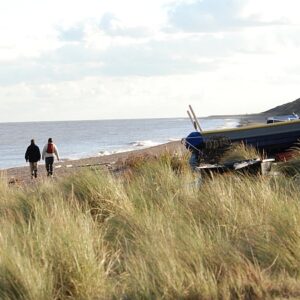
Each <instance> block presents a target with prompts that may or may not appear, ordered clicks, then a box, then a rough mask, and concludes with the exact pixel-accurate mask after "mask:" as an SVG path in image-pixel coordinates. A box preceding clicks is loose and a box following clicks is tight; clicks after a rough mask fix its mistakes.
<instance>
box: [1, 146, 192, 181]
mask: <svg viewBox="0 0 300 300" xmlns="http://www.w3.org/2000/svg"><path fill="white" fill-rule="evenodd" d="M164 151H169V152H171V153H175V152H177V153H178V152H179V153H183V152H184V151H187V150H186V149H185V147H184V146H183V145H182V144H181V142H180V141H174V142H169V143H166V144H162V145H158V146H154V147H150V148H145V149H140V150H134V151H128V152H121V153H115V154H111V155H105V156H97V157H88V158H82V159H78V160H67V161H57V160H56V161H55V163H54V178H59V177H62V176H66V175H68V174H71V173H73V172H77V171H79V170H81V169H82V168H91V167H97V168H108V169H112V170H113V169H116V168H118V167H119V166H121V165H122V163H124V162H125V161H126V160H127V159H128V158H132V157H134V156H141V155H151V156H152V155H159V154H161V153H163V152H164ZM1 173H2V177H4V178H5V179H6V180H7V181H8V182H9V183H10V184H11V185H22V186H23V185H27V184H31V183H35V182H38V181H40V180H44V179H45V178H47V176H46V170H45V165H44V161H40V162H39V165H38V179H31V176H30V170H29V166H23V167H16V168H9V169H5V170H2V171H1Z"/></svg>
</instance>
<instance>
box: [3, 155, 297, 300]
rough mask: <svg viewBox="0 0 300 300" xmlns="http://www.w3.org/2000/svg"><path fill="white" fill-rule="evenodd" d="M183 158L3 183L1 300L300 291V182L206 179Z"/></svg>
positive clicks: (253, 295)
mask: <svg viewBox="0 0 300 300" xmlns="http://www.w3.org/2000/svg"><path fill="white" fill-rule="evenodd" d="M194 183H195V175H194V174H192V173H190V172H189V170H187V169H185V168H180V171H178V168H174V165H173V163H172V159H168V158H166V157H163V158H162V159H157V160H151V161H150V162H149V163H147V162H146V163H141V164H140V165H139V166H138V168H136V169H135V170H134V171H133V173H132V174H131V176H130V177H126V176H125V177H123V176H118V177H115V176H113V175H111V174H109V173H107V172H103V171H95V170H91V171H86V172H81V173H78V174H75V175H72V176H70V177H68V178H64V179H61V180H60V181H58V182H54V183H49V182H45V183H44V184H42V185H40V186H37V187H35V188H32V189H24V190H20V189H13V188H8V187H7V185H6V184H5V183H4V181H2V182H1V184H0V215H1V218H0V245H1V247H0V299H28V300H29V299H283V298H293V297H294V298H298V297H300V277H299V276H300V272H299V270H300V230H299V229H300V204H299V195H300V190H299V187H298V185H297V184H296V182H295V181H294V180H293V179H292V178H291V179H289V178H287V177H283V176H278V177H276V178H271V177H260V176H257V177H253V176H252V177H251V176H245V175H243V176H242V175H234V174H227V175H224V176H215V177H214V178H213V179H211V180H206V181H204V182H203V183H202V185H201V186H200V187H199V186H197V185H195V184H194Z"/></svg>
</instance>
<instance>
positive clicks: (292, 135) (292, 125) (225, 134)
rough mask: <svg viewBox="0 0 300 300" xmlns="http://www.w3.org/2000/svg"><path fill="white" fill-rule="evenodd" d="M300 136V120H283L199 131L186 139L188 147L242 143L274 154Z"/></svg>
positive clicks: (201, 149)
mask: <svg viewBox="0 0 300 300" xmlns="http://www.w3.org/2000/svg"><path fill="white" fill-rule="evenodd" d="M299 138H300V120H299V119H295V120H291V121H281V122H274V123H269V124H261V125H253V126H246V127H238V128H230V129H221V130H211V131H201V132H199V131H197V132H192V133H191V134H189V136H188V137H187V138H186V139H185V142H186V146H187V148H190V149H197V150H200V151H203V150H205V148H207V145H208V144H210V143H212V142H213V141H217V140H223V141H227V142H228V143H230V144H232V143H240V142H243V143H244V144H245V145H248V146H252V147H255V148H256V149H258V150H259V151H261V152H265V153H267V154H274V153H279V152H282V151H284V150H286V149H288V148H290V147H292V146H295V145H296V144H297V142H298V139H299Z"/></svg>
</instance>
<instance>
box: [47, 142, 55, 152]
mask: <svg viewBox="0 0 300 300" xmlns="http://www.w3.org/2000/svg"><path fill="white" fill-rule="evenodd" d="M47 153H54V145H53V144H51V143H49V144H48V147H47Z"/></svg>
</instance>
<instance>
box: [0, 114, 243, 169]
mask: <svg viewBox="0 0 300 300" xmlns="http://www.w3.org/2000/svg"><path fill="white" fill-rule="evenodd" d="M199 121H200V124H201V127H202V129H203V130H212V129H221V128H230V127H236V126H238V125H239V122H240V120H239V119H238V118H203V119H201V118H200V119H199ZM192 131H194V129H193V126H192V124H191V121H190V119H189V118H168V119H130V120H96V121H57V122H24V123H21V122H18V123H0V137H1V143H0V169H7V168H12V167H19V166H24V165H26V162H25V158H24V155H25V151H26V148H27V147H28V145H29V144H30V140H31V139H32V138H34V139H35V141H36V144H37V145H38V146H39V147H40V149H41V151H42V148H43V146H44V145H45V144H46V143H47V140H48V138H49V137H51V138H52V139H53V142H54V143H55V144H56V145H57V148H58V150H59V154H60V157H61V159H62V160H74V159H80V158H86V157H92V156H103V155H109V154H113V153H119V152H125V151H133V150H137V149H144V148H148V147H152V146H156V145H159V144H164V143H167V142H170V141H176V140H181V139H182V138H184V137H186V136H187V135H188V134H189V133H190V132H192Z"/></svg>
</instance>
